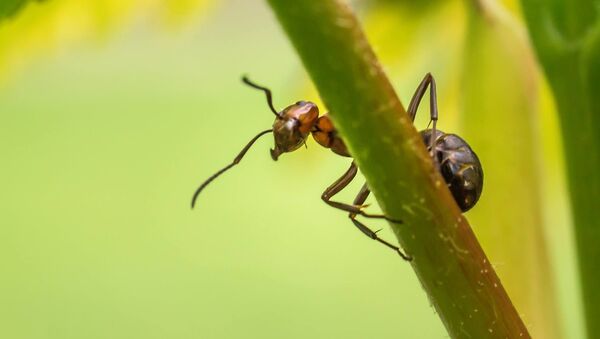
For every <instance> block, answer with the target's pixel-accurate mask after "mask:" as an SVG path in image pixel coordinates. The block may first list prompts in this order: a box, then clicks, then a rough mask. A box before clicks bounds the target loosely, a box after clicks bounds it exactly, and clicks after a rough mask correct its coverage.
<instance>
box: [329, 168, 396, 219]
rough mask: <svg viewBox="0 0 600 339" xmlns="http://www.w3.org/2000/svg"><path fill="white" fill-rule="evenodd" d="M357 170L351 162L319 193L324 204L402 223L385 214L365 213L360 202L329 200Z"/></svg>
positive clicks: (352, 177)
mask: <svg viewBox="0 0 600 339" xmlns="http://www.w3.org/2000/svg"><path fill="white" fill-rule="evenodd" d="M357 172H358V168H357V167H356V164H355V163H354V162H352V164H350V168H348V170H347V171H346V172H345V173H344V174H343V175H342V176H341V177H340V178H339V179H338V180H336V181H335V182H334V183H333V184H331V185H330V186H329V187H327V189H326V190H325V192H323V194H322V195H321V199H322V200H323V201H324V202H325V203H326V204H328V205H329V206H331V207H333V208H337V209H339V210H342V211H346V212H349V213H352V214H355V215H362V216H363V217H365V218H373V219H385V220H387V221H391V222H395V223H402V221H400V220H394V219H391V218H388V217H386V216H385V215H380V214H369V213H366V212H365V211H363V208H364V207H365V206H363V205H360V204H354V205H350V204H345V203H342V202H338V201H332V200H331V198H333V196H335V195H336V194H338V193H339V192H340V191H341V190H343V189H344V188H345V187H346V186H348V184H350V182H351V181H352V180H353V179H354V177H355V176H356V173H357Z"/></svg>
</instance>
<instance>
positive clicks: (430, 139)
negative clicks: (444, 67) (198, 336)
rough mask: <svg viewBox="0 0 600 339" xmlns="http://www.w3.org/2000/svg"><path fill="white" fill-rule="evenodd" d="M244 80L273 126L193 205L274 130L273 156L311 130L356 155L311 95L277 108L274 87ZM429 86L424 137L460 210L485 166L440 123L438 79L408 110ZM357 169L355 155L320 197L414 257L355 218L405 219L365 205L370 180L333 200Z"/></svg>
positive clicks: (413, 107)
mask: <svg viewBox="0 0 600 339" xmlns="http://www.w3.org/2000/svg"><path fill="white" fill-rule="evenodd" d="M242 81H243V82H244V83H245V84H246V85H248V86H250V87H252V88H255V89H257V90H260V91H263V92H264V93H265V95H266V97H267V104H268V105H269V108H270V110H271V112H273V114H274V115H275V122H274V123H273V128H271V129H268V130H265V131H262V132H260V133H258V134H257V135H256V136H255V137H254V138H252V140H250V142H248V144H247V145H246V146H245V147H244V148H243V149H242V151H241V152H240V153H239V154H238V155H237V156H236V157H235V159H234V160H233V162H231V163H230V164H229V165H227V166H225V167H224V168H222V169H221V170H219V171H217V172H216V173H215V174H213V175H212V176H210V177H209V178H208V179H206V181H204V182H203V183H202V184H201V185H200V187H198V189H197V190H196V192H195V193H194V196H193V198H192V208H194V205H195V204H196V199H197V198H198V195H199V194H200V192H202V190H203V189H204V188H205V187H206V186H207V185H208V184H209V183H211V182H212V181H213V180H215V179H216V178H217V177H218V176H220V175H221V174H223V173H224V172H226V171H227V170H229V169H230V168H232V167H233V166H235V165H237V164H238V163H239V162H240V161H241V160H242V158H243V157H244V155H245V154H246V152H248V150H249V149H250V148H251V147H252V145H253V144H254V143H255V142H256V140H258V139H259V138H260V137H261V136H263V135H265V134H268V133H273V135H274V137H275V148H273V149H271V158H273V160H275V161H277V159H278V158H279V156H280V155H281V154H283V153H289V152H293V151H295V150H297V149H298V148H300V147H301V146H302V145H304V144H305V142H306V139H307V138H308V136H309V135H310V134H312V136H313V138H314V139H315V140H316V141H317V142H318V143H319V144H320V145H321V146H323V147H325V148H329V149H331V150H332V151H333V152H334V153H336V154H338V155H340V156H343V157H352V155H351V154H350V153H349V152H348V149H347V147H346V145H345V144H344V141H343V140H342V139H341V138H340V136H339V135H338V133H337V131H336V129H335V127H334V125H333V121H332V120H331V118H329V116H328V115H327V114H324V115H322V116H320V117H319V108H318V107H317V105H316V104H314V103H313V102H310V101H298V102H296V103H294V104H292V105H289V106H287V107H286V108H284V109H283V110H282V111H280V112H278V111H277V110H276V109H275V107H274V106H273V99H272V95H271V90H269V89H268V88H266V87H263V86H260V85H257V84H256V83H254V82H252V81H250V80H249V79H248V78H247V77H245V76H244V77H242ZM428 87H429V88H430V95H429V98H430V124H431V126H432V128H431V129H425V130H423V131H421V132H420V133H421V137H422V138H423V142H424V143H425V145H426V146H427V149H428V151H429V152H430V154H431V155H432V157H433V160H434V163H435V166H436V167H437V168H438V170H439V171H440V172H441V174H442V176H443V178H444V180H445V181H446V184H447V185H448V188H449V189H450V192H451V193H452V195H453V197H454V200H455V201H456V203H457V204H458V206H459V207H460V209H461V211H462V212H466V211H468V210H469V209H471V208H472V207H473V206H474V205H475V203H477V200H478V199H479V196H480V195H481V190H482V187H483V169H482V167H481V163H480V162H479V158H478V157H477V155H476V154H475V152H473V150H472V149H471V147H470V146H469V145H468V144H467V142H466V141H465V140H463V139H462V138H460V137H459V136H458V135H455V134H446V133H444V132H442V131H440V130H438V129H437V128H436V123H437V120H438V109H437V94H436V85H435V79H434V78H433V76H432V75H431V74H430V73H427V74H426V75H425V78H424V79H423V80H422V81H421V84H420V85H419V87H417V90H416V91H415V94H414V95H413V98H412V100H411V101H410V105H409V106H408V111H407V112H408V115H409V116H410V118H411V119H412V121H414V119H415V116H416V114H417V108H418V106H419V103H420V102H421V99H422V98H423V96H424V95H425V92H426V91H427V88H428ZM428 127H429V126H428ZM357 172H358V168H357V166H356V163H355V162H354V161H352V163H351V164H350V168H348V170H347V171H346V172H345V173H344V174H343V175H342V176H341V177H340V178H339V179H338V180H336V181H335V182H334V183H333V184H331V185H330V186H329V187H327V189H326V190H325V192H323V194H322V195H321V199H322V200H323V201H324V202H325V203H327V204H328V205H329V206H331V207H334V208H336V209H339V210H342V211H345V212H348V216H349V218H350V220H351V221H352V223H353V224H354V225H355V226H356V227H357V228H358V229H359V230H360V231H361V232H363V233H364V234H365V235H366V236H368V237H369V238H371V239H373V240H376V241H378V242H380V243H382V244H383V245H385V246H387V247H389V248H391V249H392V250H394V251H396V252H397V253H398V254H399V255H400V256H401V257H402V259H404V260H407V261H410V260H412V257H411V256H409V255H407V254H405V253H404V252H403V251H402V250H401V249H400V247H398V246H396V245H393V244H391V243H389V242H388V241H386V240H384V239H381V238H380V237H379V236H378V235H377V232H379V231H373V230H371V229H370V228H369V227H367V226H366V225H365V224H363V223H362V222H360V221H358V220H357V219H356V217H357V216H358V215H361V216H363V217H366V218H373V219H385V220H387V221H390V222H394V223H402V221H401V220H394V219H391V218H388V217H387V216H385V215H380V214H369V213H366V212H365V211H364V208H365V207H367V205H364V202H365V200H367V197H368V196H369V194H370V193H371V191H370V190H369V187H368V186H367V184H366V183H365V184H364V185H363V186H362V188H361V190H360V192H359V193H358V195H357V196H356V198H355V199H354V201H353V203H352V204H346V203H342V202H338V201H332V200H331V199H332V198H333V197H334V196H335V195H336V194H337V193H339V192H340V191H341V190H343V189H344V188H345V187H346V186H348V184H349V183H350V182H351V181H352V180H353V179H354V177H355V176H356V174H357Z"/></svg>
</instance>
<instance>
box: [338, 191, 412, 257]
mask: <svg viewBox="0 0 600 339" xmlns="http://www.w3.org/2000/svg"><path fill="white" fill-rule="evenodd" d="M369 193H371V191H370V190H369V187H368V186H367V184H366V183H365V184H364V185H363V187H362V188H361V189H360V192H358V195H357V196H356V198H355V199H354V202H353V203H354V205H362V204H363V203H364V202H365V200H367V197H368V196H369ZM348 217H350V220H352V223H354V226H356V228H358V229H359V230H360V231H361V232H363V233H364V234H365V235H366V236H367V237H369V238H371V239H373V240H377V241H379V242H380V243H382V244H384V245H385V246H387V247H389V248H391V249H392V250H394V251H396V253H398V254H399V255H400V257H402V259H404V260H406V261H412V257H411V256H409V255H407V254H405V253H404V252H402V250H401V249H400V247H398V246H396V245H393V244H391V243H389V242H387V241H386V240H383V239H381V238H380V237H379V236H378V235H377V232H379V231H381V230H377V231H373V230H372V229H370V228H369V227H367V226H366V225H365V224H363V223H361V222H360V221H358V220H356V214H354V213H350V214H348Z"/></svg>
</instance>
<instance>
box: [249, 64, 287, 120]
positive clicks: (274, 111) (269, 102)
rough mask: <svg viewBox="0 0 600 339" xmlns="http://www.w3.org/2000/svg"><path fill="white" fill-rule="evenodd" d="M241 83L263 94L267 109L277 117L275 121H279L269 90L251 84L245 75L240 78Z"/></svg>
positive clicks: (279, 117)
mask: <svg viewBox="0 0 600 339" xmlns="http://www.w3.org/2000/svg"><path fill="white" fill-rule="evenodd" d="M242 81H243V82H244V83H245V84H246V85H248V86H250V87H252V88H256V89H258V90H261V91H263V92H265V95H266V96H267V103H268V104H269V108H270V109H271V112H273V114H275V116H276V117H277V119H281V116H280V115H279V113H277V110H276V109H275V107H273V97H272V95H271V90H270V89H268V88H266V87H263V86H260V85H257V84H255V83H253V82H252V81H250V79H248V77H247V76H245V75H244V76H243V77H242Z"/></svg>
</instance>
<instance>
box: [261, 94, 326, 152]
mask: <svg viewBox="0 0 600 339" xmlns="http://www.w3.org/2000/svg"><path fill="white" fill-rule="evenodd" d="M318 117H319V108H318V107H317V105H316V104H314V103H312V102H310V101H298V102H296V103H295V104H293V105H290V106H288V107H286V108H285V109H284V110H283V111H281V112H280V113H279V114H278V115H277V118H276V119H275V122H274V123H273V135H274V136H275V148H274V149H272V150H271V157H272V158H273V160H277V158H278V157H279V156H280V155H281V154H282V153H286V152H292V151H295V150H296V149H298V148H299V147H300V146H302V145H303V144H304V143H305V142H306V138H308V136H309V135H310V132H311V130H312V128H313V126H314V125H315V123H316V122H317V119H318Z"/></svg>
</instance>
